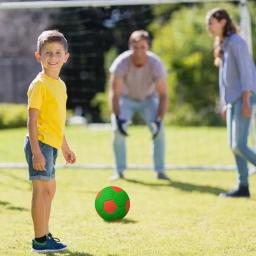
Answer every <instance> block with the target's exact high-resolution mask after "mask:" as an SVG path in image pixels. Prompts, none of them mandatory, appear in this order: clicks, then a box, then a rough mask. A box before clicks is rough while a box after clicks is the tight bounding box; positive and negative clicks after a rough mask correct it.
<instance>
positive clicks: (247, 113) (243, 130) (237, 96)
mask: <svg viewBox="0 0 256 256" xmlns="http://www.w3.org/2000/svg"><path fill="white" fill-rule="evenodd" d="M206 22H207V26H208V31H209V33H210V34H211V35H212V37H213V38H214V57H215V61H214V63H215V65H216V66H218V67H219V90H220V102H221V106H222V114H223V116H224V118H226V121H227V130H228V141H229V145H230V147H231V149H232V152H233V154H234V157H235V161H236V166H237V171H238V179H237V180H238V181H237V183H238V184H237V187H236V188H235V189H233V190H231V191H229V192H226V193H221V196H224V197H250V192H249V185H248V162H250V163H252V164H253V165H255V166H256V154H255V152H253V150H252V149H250V148H249V147H248V145H247V140H248V133H249V126H250V120H251V116H252V107H253V105H254V104H255V103H256V93H255V92H256V69H255V65H254V62H253V60H252V57H251V55H250V53H249V50H248V47H247V44H246V42H245V41H244V39H242V37H241V36H239V35H238V34H237V28H236V26H235V25H234V23H233V21H232V20H231V18H230V16H229V14H228V13H227V11H226V10H223V9H213V10H211V11H209V12H208V13H207V16H206Z"/></svg>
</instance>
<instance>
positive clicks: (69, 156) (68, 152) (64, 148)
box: [61, 136, 76, 164]
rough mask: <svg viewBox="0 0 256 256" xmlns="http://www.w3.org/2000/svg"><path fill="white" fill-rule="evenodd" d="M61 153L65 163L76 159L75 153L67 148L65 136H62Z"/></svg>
mask: <svg viewBox="0 0 256 256" xmlns="http://www.w3.org/2000/svg"><path fill="white" fill-rule="evenodd" d="M61 150H62V154H63V156H64V158H65V160H66V161H67V163H70V164H73V163H75V161H76V155H75V153H74V152H73V151H72V150H71V149H70V148H69V145H68V143H67V140H66V137H65V136H63V141H62V146H61Z"/></svg>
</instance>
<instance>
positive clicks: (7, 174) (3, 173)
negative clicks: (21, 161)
mask: <svg viewBox="0 0 256 256" xmlns="http://www.w3.org/2000/svg"><path fill="white" fill-rule="evenodd" d="M1 176H5V177H9V178H11V179H14V180H15V181H18V182H21V183H22V184H25V185H27V187H19V186H17V185H14V184H13V183H11V182H10V183H9V184H8V187H12V188H14V189H18V190H20V189H22V190H31V182H30V181H29V180H28V179H26V178H21V177H18V176H16V175H15V174H13V173H12V170H7V171H3V170H1V171H0V177H1ZM3 178H4V177H3ZM0 179H1V178H0Z"/></svg>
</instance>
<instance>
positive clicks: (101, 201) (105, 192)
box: [95, 186, 130, 221]
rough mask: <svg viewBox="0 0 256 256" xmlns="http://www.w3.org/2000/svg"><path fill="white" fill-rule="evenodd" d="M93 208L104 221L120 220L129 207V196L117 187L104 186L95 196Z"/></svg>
mask: <svg viewBox="0 0 256 256" xmlns="http://www.w3.org/2000/svg"><path fill="white" fill-rule="evenodd" d="M95 209H96V211H97V213H98V214H99V215H100V217H101V218H103V219H104V220H106V221H114V220H120V219H122V218H123V217H124V216H125V215H126V214H127V213H128V211H129V209H130V200H129V196H128V195H127V193H126V192H125V191H124V190H123V189H121V188H119V187H116V186H110V187H105V188H103V189H102V190H101V191H100V192H99V193H98V194H97V196H96V198H95Z"/></svg>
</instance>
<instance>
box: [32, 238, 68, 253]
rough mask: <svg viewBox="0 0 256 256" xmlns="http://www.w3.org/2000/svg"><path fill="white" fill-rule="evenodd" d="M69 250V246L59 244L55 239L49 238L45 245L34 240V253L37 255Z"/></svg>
mask: <svg viewBox="0 0 256 256" xmlns="http://www.w3.org/2000/svg"><path fill="white" fill-rule="evenodd" d="M66 249H67V246H66V245H64V244H62V243H57V242H56V241H55V240H54V239H51V238H49V237H47V240H46V241H45V242H43V243H39V242H37V241H36V240H34V239H33V240H32V251H33V252H37V253H45V252H60V251H64V250H66Z"/></svg>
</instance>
